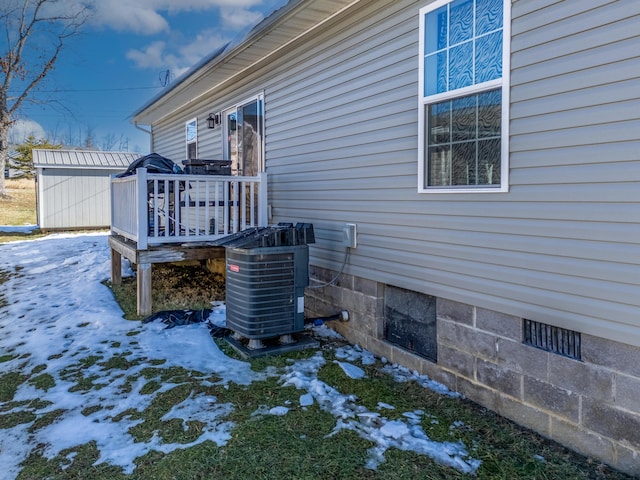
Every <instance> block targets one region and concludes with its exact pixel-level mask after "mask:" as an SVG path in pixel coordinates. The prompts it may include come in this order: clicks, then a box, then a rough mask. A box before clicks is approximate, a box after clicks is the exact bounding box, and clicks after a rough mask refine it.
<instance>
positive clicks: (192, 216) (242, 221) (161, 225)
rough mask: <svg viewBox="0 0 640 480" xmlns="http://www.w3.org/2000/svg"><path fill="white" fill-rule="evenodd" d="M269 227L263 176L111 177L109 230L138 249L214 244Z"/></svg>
mask: <svg viewBox="0 0 640 480" xmlns="http://www.w3.org/2000/svg"><path fill="white" fill-rule="evenodd" d="M266 225H267V175H266V173H261V174H259V175H258V176H256V177H237V176H236V177H234V176H221V175H179V174H156V173H154V174H151V173H148V172H147V169H146V168H138V169H137V170H136V174H135V175H130V176H128V177H122V178H117V177H112V178H111V231H112V232H113V233H117V234H119V235H122V236H123V237H125V238H128V239H130V240H133V241H135V242H136V243H137V248H138V249H139V250H146V249H147V247H148V246H152V245H160V244H163V243H189V242H205V241H211V240H216V239H218V238H221V237H223V236H225V235H229V234H232V233H236V232H239V231H241V230H244V229H246V228H250V227H260V226H266Z"/></svg>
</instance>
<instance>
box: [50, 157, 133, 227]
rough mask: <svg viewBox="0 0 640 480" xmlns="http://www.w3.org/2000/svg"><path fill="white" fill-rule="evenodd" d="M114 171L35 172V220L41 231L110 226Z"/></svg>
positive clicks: (51, 170) (53, 169) (69, 170)
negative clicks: (36, 217) (112, 176)
mask: <svg viewBox="0 0 640 480" xmlns="http://www.w3.org/2000/svg"><path fill="white" fill-rule="evenodd" d="M118 171H122V170H121V169H120V170H117V171H114V170H102V169H95V170H89V169H84V170H79V169H69V168H44V169H38V221H39V225H40V228H42V229H66V228H97V227H101V228H102V227H104V228H106V227H109V225H110V223H111V198H110V192H109V189H110V177H109V176H110V175H111V174H113V173H117V172H118Z"/></svg>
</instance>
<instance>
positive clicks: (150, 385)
mask: <svg viewBox="0 0 640 480" xmlns="http://www.w3.org/2000/svg"><path fill="white" fill-rule="evenodd" d="M161 387H162V384H160V383H159V382H156V381H155V380H152V381H150V382H147V383H145V384H144V386H143V387H142V388H141V389H140V394H141V395H151V394H152V393H153V392H155V391H157V390H160V388H161Z"/></svg>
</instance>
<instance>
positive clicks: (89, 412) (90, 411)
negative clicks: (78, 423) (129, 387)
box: [80, 405, 104, 417]
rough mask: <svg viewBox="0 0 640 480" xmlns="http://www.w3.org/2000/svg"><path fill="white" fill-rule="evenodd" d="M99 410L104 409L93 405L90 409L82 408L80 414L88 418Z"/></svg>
mask: <svg viewBox="0 0 640 480" xmlns="http://www.w3.org/2000/svg"><path fill="white" fill-rule="evenodd" d="M100 410H104V408H103V407H101V406H100V405H93V406H92V407H87V408H83V409H82V411H81V412H80V413H81V414H82V415H84V416H85V417H88V416H89V415H92V414H94V413H96V412H99V411H100Z"/></svg>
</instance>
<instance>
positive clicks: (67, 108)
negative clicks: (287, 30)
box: [10, 0, 286, 153]
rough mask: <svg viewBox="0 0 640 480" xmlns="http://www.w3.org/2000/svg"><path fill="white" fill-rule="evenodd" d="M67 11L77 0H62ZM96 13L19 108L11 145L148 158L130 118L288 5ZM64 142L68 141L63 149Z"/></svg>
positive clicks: (191, 3)
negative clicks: (88, 144)
mask: <svg viewBox="0 0 640 480" xmlns="http://www.w3.org/2000/svg"><path fill="white" fill-rule="evenodd" d="M61 1H62V2H63V3H65V4H66V8H73V4H74V3H77V2H80V1H81V0H61ZM93 3H94V8H95V14H94V16H93V17H92V18H91V20H90V22H89V23H88V24H87V25H85V30H84V32H83V33H82V34H81V35H80V36H77V37H74V38H73V39H71V40H70V41H69V43H68V45H67V47H66V49H65V50H64V51H63V53H62V55H61V57H60V59H59V61H58V63H57V64H56V68H55V70H54V71H53V72H52V73H51V74H50V75H49V76H48V77H47V78H46V80H45V82H44V83H43V84H41V86H40V88H39V89H38V92H37V98H38V99H39V100H40V102H39V103H38V104H32V103H27V104H25V105H24V107H23V108H22V110H21V112H20V115H19V117H18V119H19V120H20V121H19V122H18V123H17V125H16V127H15V128H14V129H13V130H12V132H11V133H10V141H14V142H18V143H19V142H21V141H22V139H23V137H24V135H25V134H29V133H33V134H34V135H35V136H36V137H38V138H40V137H46V138H48V139H50V140H53V141H55V142H58V143H62V142H63V143H65V144H66V143H75V144H78V143H81V142H82V141H84V139H86V136H87V132H88V131H89V130H90V131H91V133H92V137H93V139H94V144H95V145H96V146H97V147H99V148H104V147H105V146H107V145H109V144H110V143H113V144H114V145H113V146H112V147H111V149H114V150H119V149H120V147H122V149H123V150H128V151H137V152H140V153H148V149H149V137H148V135H147V134H146V133H143V132H141V131H139V130H137V129H136V128H135V127H134V126H133V125H132V124H131V123H130V122H129V118H128V117H129V116H130V115H131V114H132V113H133V111H134V110H136V109H137V108H138V107H140V106H142V105H143V104H144V103H145V102H146V101H147V100H149V99H150V98H151V97H152V96H154V95H156V94H158V93H160V92H161V91H162V85H163V83H166V79H167V72H170V74H169V79H170V80H171V81H174V82H175V80H176V79H177V78H179V76H180V75H181V74H183V73H184V72H186V71H187V70H188V69H189V68H190V67H191V66H193V65H194V64H196V63H197V62H198V61H200V60H201V59H202V58H203V57H204V56H206V55H208V54H210V53H212V52H213V51H214V50H216V49H218V48H220V47H221V46H223V45H224V44H226V43H227V42H229V41H232V40H237V39H238V37H241V36H243V35H244V34H246V32H247V31H248V29H250V28H251V27H252V26H253V25H255V24H256V23H258V22H259V21H260V20H261V19H262V18H264V17H265V16H268V15H269V13H271V12H272V11H273V10H274V9H276V8H278V7H279V6H281V5H283V4H286V0H135V1H132V0H93ZM69 141H70V142H69Z"/></svg>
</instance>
